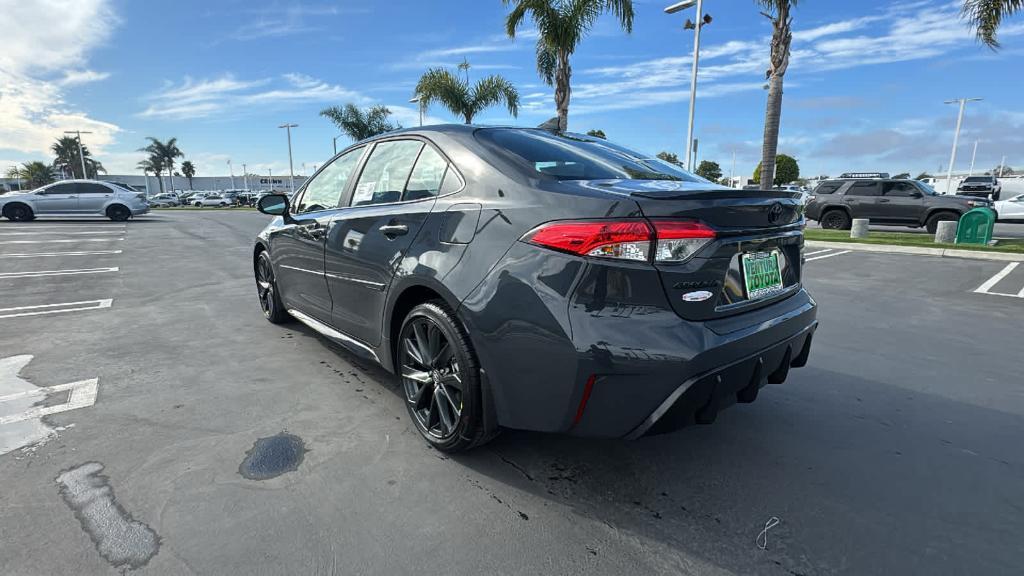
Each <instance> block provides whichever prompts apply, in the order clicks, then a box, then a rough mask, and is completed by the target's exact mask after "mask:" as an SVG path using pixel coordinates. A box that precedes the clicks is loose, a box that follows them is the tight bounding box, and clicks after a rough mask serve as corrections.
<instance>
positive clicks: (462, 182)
mask: <svg viewBox="0 0 1024 576" xmlns="http://www.w3.org/2000/svg"><path fill="white" fill-rule="evenodd" d="M394 140H419V141H420V142H422V143H423V144H424V145H426V146H430V147H431V148H433V149H434V152H437V153H438V154H439V155H440V156H441V158H444V160H445V162H447V163H448V169H449V170H455V174H456V175H457V176H458V177H459V183H460V186H459V188H458V189H457V190H455V191H454V192H449V193H447V194H443V195H437V196H429V197H427V198H417V199H415V200H398V201H396V202H381V203H380V204H367V205H366V206H352V196H353V194H352V192H353V191H354V190H355V184H356V183H357V182H359V178H361V177H362V176H363V168H365V167H366V162H367V160H369V159H370V156H371V155H372V154H373V149H372V148H376V147H377V144H381V143H383V142H391V141H394ZM369 144H371V145H372V148H371V150H370V152H369V153H367V154H365V155H364V156H363V159H362V161H361V163H360V165H359V166H358V167H357V168H358V170H359V177H358V178H356V179H355V180H353V181H352V186H350V187H349V190H348V191H347V192H346V197H345V198H344V200H343V201H342V205H341V206H340V208H341V209H342V210H347V209H349V208H369V207H372V206H395V205H398V204H411V203H413V202H423V201H424V200H436V199H439V198H445V197H448V196H451V195H453V194H458V193H459V192H462V191H463V190H465V189H466V179H465V178H463V177H462V174H461V173H460V172H459V169H458V167H456V166H455V163H454V162H452V159H451V158H449V157H448V155H447V154H445V153H444V151H443V150H441V147H440V146H438V145H437V144H434V142H433V141H431V140H430V139H429V138H427V137H425V136H421V135H419V134H395V135H392V136H387V137H384V138H381V139H379V140H374V141H372V142H370V143H369ZM422 153H423V150H422V149H421V150H420V154H422ZM342 154H344V152H342ZM416 159H417V160H419V156H417V157H416ZM415 168H416V164H415V163H413V169H415ZM446 173H447V172H446ZM409 174H410V175H412V171H411V170H410V171H409ZM405 184H406V186H408V185H409V181H408V179H406V182H405ZM402 193H403V195H404V193H405V189H404V188H403V189H402Z"/></svg>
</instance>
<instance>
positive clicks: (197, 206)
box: [195, 202, 203, 208]
mask: <svg viewBox="0 0 1024 576" xmlns="http://www.w3.org/2000/svg"><path fill="white" fill-rule="evenodd" d="M195 206H196V208H202V207H203V203H202V202H196V204H195Z"/></svg>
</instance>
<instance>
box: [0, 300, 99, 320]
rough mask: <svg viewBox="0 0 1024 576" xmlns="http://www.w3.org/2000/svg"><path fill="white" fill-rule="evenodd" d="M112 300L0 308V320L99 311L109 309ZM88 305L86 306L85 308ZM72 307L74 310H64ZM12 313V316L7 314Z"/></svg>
mask: <svg viewBox="0 0 1024 576" xmlns="http://www.w3.org/2000/svg"><path fill="white" fill-rule="evenodd" d="M113 303H114V300H113V298H107V299H106V300H83V301H82V302H61V303H59V304H40V305H38V306H17V307H15V308H0V318H20V317H22V316H42V315H44V314H63V313H64V312H78V311H81V310H100V309H103V308H110V307H111V305H113ZM86 304H88V306H86ZM64 306H74V308H64ZM21 310H31V312H21ZM8 312H13V314H8Z"/></svg>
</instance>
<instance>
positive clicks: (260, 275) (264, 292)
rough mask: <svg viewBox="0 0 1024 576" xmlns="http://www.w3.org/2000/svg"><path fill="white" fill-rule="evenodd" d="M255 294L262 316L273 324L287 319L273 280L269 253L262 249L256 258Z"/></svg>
mask: <svg viewBox="0 0 1024 576" xmlns="http://www.w3.org/2000/svg"><path fill="white" fill-rule="evenodd" d="M256 294H257V295H258V296H259V298H260V308H262V309H263V316H265V317H266V319H267V320H269V321H270V322H271V323H273V324H281V323H284V322H286V321H287V320H288V318H289V315H288V312H287V311H286V310H285V309H284V304H282V303H281V297H280V296H278V293H277V284H276V283H275V281H274V269H273V267H271V265H270V255H269V254H267V251H266V250H264V251H262V252H260V255H259V257H258V258H257V259H256Z"/></svg>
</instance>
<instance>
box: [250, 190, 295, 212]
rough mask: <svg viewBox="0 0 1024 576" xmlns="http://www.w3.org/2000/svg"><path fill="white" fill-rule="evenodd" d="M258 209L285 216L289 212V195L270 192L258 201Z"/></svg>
mask: <svg viewBox="0 0 1024 576" xmlns="http://www.w3.org/2000/svg"><path fill="white" fill-rule="evenodd" d="M256 209H257V210H259V211H260V212H262V213H264V214H269V215H271V216H284V215H285V214H287V213H288V197H287V196H283V195H281V194H268V195H267V196H264V197H263V198H260V201H259V202H257V203H256Z"/></svg>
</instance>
